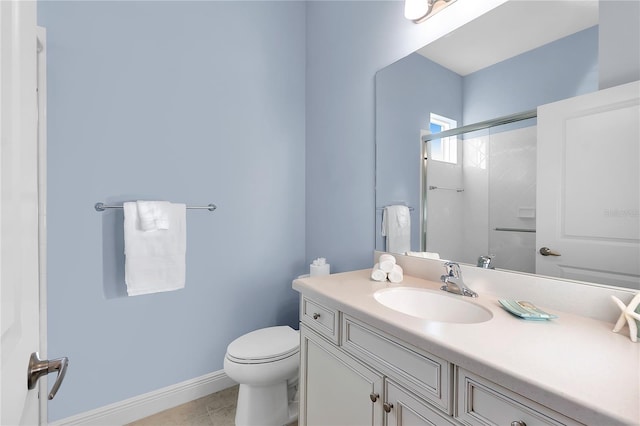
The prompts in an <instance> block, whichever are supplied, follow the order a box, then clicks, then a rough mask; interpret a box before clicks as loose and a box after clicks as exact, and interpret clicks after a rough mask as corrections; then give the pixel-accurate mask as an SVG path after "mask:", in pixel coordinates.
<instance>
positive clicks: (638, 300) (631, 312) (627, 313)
mask: <svg viewBox="0 0 640 426" xmlns="http://www.w3.org/2000/svg"><path fill="white" fill-rule="evenodd" d="M611 299H613V301H614V302H615V303H616V305H618V307H619V308H620V310H621V311H622V313H621V314H620V318H618V322H616V325H615V327H613V332H614V333H617V332H618V331H620V329H622V327H624V323H625V322H626V323H627V324H629V337H630V338H631V341H632V342H637V341H638V327H637V326H636V320H637V321H640V314H638V313H637V312H636V308H637V307H638V305H640V293H638V294H636V295H635V296H634V297H633V299H631V302H630V303H629V305H625V304H624V303H622V301H621V300H620V299H618V298H617V297H615V296H611Z"/></svg>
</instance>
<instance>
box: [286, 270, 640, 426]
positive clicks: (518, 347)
mask: <svg viewBox="0 0 640 426" xmlns="http://www.w3.org/2000/svg"><path fill="white" fill-rule="evenodd" d="M370 273H371V270H369V269H365V270H361V271H354V272H345V273H340V274H332V275H327V276H316V277H310V278H301V279H297V280H295V281H294V282H293V288H294V289H295V290H297V291H298V292H300V293H302V294H304V295H305V296H308V297H311V298H313V299H315V300H317V301H318V302H321V303H325V304H327V305H328V306H331V307H333V308H336V309H338V310H340V311H342V312H344V313H346V314H349V315H352V316H354V317H356V318H358V319H360V320H362V321H363V322H365V323H368V324H370V325H371V326H373V327H376V328H378V329H380V330H382V331H385V332H387V333H389V334H392V335H394V336H396V337H397V338H399V339H401V340H403V341H405V342H406V343H409V344H411V345H414V346H416V347H419V348H421V349H423V350H425V351H428V352H430V353H433V354H434V355H437V356H440V357H442V358H445V359H447V360H449V361H450V362H452V363H454V364H456V365H458V366H461V367H463V368H466V369H467V370H469V371H471V372H474V373H476V374H478V375H480V376H483V377H485V378H486V379H488V380H491V381H493V382H495V383H498V384H500V385H502V386H504V387H506V388H508V389H510V390H512V391H514V392H516V393H518V394H520V395H522V396H524V397H527V398H529V399H532V400H534V401H536V402H538V403H540V404H542V405H545V406H547V407H548V408H551V409H553V410H555V411H558V412H560V413H562V414H564V415H566V416H568V417H571V418H573V419H575V420H577V421H579V422H582V423H585V424H588V425H602V426H609V425H613V424H631V425H640V343H633V342H631V340H630V339H629V337H628V330H626V329H625V330H624V331H623V333H622V334H618V333H613V332H612V331H611V329H612V328H613V325H612V324H609V323H606V322H602V321H597V320H594V319H591V318H586V317H582V316H578V315H575V314H570V313H566V312H560V311H557V310H553V309H550V308H547V307H545V306H539V307H540V308H541V309H543V310H545V311H547V312H550V313H554V314H556V315H558V317H559V318H557V319H554V320H551V321H525V320H521V319H519V318H517V317H515V316H513V315H511V314H509V313H508V312H506V311H505V310H504V309H502V308H501V306H500V305H499V303H498V299H500V298H501V296H499V295H492V294H488V293H479V297H478V298H474V299H472V298H469V297H465V300H466V301H469V302H471V303H477V304H479V305H482V306H483V307H485V308H486V309H488V310H490V311H491V312H492V314H493V318H492V319H490V320H489V321H486V322H482V323H477V324H453V323H438V322H430V321H427V320H424V319H420V318H416V317H412V316H409V315H406V314H403V313H400V312H397V311H394V310H392V309H389V308H387V307H385V306H383V305H381V304H380V303H378V302H377V301H376V300H375V299H374V296H373V294H374V293H375V292H376V291H377V290H380V289H383V288H393V287H416V288H423V289H430V290H434V291H437V292H438V293H440V294H445V295H447V296H450V297H455V298H461V297H462V296H458V295H450V294H448V293H445V292H442V291H441V290H439V288H440V285H441V283H439V282H434V281H429V280H425V279H420V278H415V277H411V276H407V275H405V277H404V280H403V282H402V283H400V284H391V283H389V282H375V281H373V280H371V279H370ZM576 303H579V300H576ZM625 333H626V334H625Z"/></svg>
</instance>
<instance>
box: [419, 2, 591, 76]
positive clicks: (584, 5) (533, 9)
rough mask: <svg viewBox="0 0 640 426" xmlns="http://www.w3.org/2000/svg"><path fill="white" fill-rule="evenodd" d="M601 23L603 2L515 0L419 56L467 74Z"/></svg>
mask: <svg viewBox="0 0 640 426" xmlns="http://www.w3.org/2000/svg"><path fill="white" fill-rule="evenodd" d="M597 24H598V0H512V1H508V2H506V3H504V4H503V5H501V6H499V7H497V8H495V9H493V10H492V11H490V12H488V13H486V14H484V15H482V16H481V17H479V18H477V19H476V20H474V21H471V22H470V23H468V24H466V25H464V26H462V27H461V28H459V29H457V30H455V31H454V32H452V33H450V34H448V35H446V36H444V37H442V38H440V39H438V40H436V41H434V42H433V43H431V44H429V45H427V46H425V47H423V48H422V49H420V50H418V53H420V54H421V55H423V56H426V57H427V58H429V59H431V60H432V61H434V62H437V63H438V64H440V65H442V66H444V67H445V68H448V69H450V70H451V71H453V72H455V73H457V74H459V75H462V76H465V75H467V74H470V73H472V72H475V71H478V70H480V69H483V68H485V67H488V66H490V65H493V64H495V63H498V62H501V61H503V60H505V59H509V58H511V57H514V56H517V55H519V54H520V53H523V52H526V51H529V50H531V49H535V48H536V47H540V46H542V45H544V44H547V43H550V42H552V41H554V40H557V39H559V38H562V37H565V36H568V35H570V34H573V33H576V32H578V31H580V30H583V29H586V28H589V27H592V26H594V25H597ZM422 25H429V21H428V20H427V21H426V22H425V23H423V24H422Z"/></svg>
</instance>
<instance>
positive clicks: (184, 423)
mask: <svg viewBox="0 0 640 426" xmlns="http://www.w3.org/2000/svg"><path fill="white" fill-rule="evenodd" d="M237 398H238V386H234V387H232V388H229V389H225V390H223V391H220V392H217V393H213V394H211V395H207V396H205V397H202V398H199V399H196V400H194V401H190V402H187V403H186V404H182V405H179V406H177V407H174V408H171V409H169V410H165V411H162V412H160V413H157V414H154V415H152V416H149V417H145V418H144V419H140V420H138V421H135V422H133V423H129V425H127V426H234V419H235V416H236V399H237Z"/></svg>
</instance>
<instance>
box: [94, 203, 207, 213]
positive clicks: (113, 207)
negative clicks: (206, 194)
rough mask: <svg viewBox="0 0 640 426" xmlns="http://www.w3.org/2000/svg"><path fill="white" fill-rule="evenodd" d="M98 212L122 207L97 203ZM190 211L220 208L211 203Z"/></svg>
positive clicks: (191, 207)
mask: <svg viewBox="0 0 640 426" xmlns="http://www.w3.org/2000/svg"><path fill="white" fill-rule="evenodd" d="M93 207H94V208H95V209H96V211H97V212H103V211H105V210H106V209H121V208H122V206H107V205H106V204H105V203H96V204H95V206H93ZM187 208H188V209H191V210H209V211H210V212H212V211H214V210H215V209H217V208H218V207H217V206H216V205H215V204H213V203H211V204H209V205H208V206H187Z"/></svg>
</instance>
